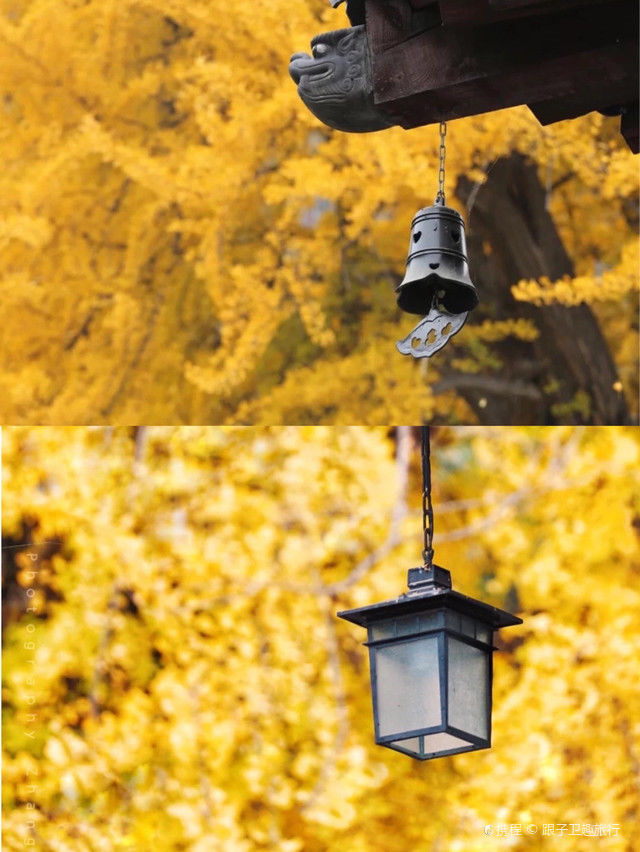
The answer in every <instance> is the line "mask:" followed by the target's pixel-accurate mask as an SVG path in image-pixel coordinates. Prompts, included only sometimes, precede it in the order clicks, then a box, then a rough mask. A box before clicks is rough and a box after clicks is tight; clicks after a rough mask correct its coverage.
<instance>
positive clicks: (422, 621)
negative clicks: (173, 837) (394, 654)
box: [369, 612, 444, 641]
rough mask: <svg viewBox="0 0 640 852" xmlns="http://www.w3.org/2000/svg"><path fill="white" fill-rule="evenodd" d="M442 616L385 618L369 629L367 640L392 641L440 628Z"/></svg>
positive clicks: (436, 613)
mask: <svg viewBox="0 0 640 852" xmlns="http://www.w3.org/2000/svg"><path fill="white" fill-rule="evenodd" d="M443 619H444V616H443V614H442V613H441V612H425V613H421V614H419V615H403V616H400V617H399V618H387V619H385V620H384V621H378V622H376V623H375V624H372V625H371V627H370V628H369V638H370V639H373V640H374V641H377V640H378V639H392V638H394V637H395V636H409V635H411V634H413V633H421V632H422V631H424V630H434V629H436V628H438V627H442V625H443V623H444V621H443Z"/></svg>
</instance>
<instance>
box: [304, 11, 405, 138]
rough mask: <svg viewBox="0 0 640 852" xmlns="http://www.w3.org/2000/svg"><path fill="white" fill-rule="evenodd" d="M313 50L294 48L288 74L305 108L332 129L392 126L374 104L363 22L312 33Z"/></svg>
mask: <svg viewBox="0 0 640 852" xmlns="http://www.w3.org/2000/svg"><path fill="white" fill-rule="evenodd" d="M311 53H312V55H311V56H309V54H308V53H294V54H293V56H292V57H291V62H290V64H289V74H290V75H291V78H292V79H293V82H294V83H295V84H296V85H297V87H298V94H299V95H300V97H301V99H302V100H303V101H304V103H305V104H306V106H307V107H308V109H310V110H311V112H312V113H313V114H314V115H315V116H316V118H319V119H320V121H322V122H323V123H324V124H327V125H329V127H333V128H335V129H336V130H345V131H348V132H351V133H365V132H367V131H373V130H383V129H384V128H386V127H391V126H392V125H393V121H391V120H390V119H389V118H388V117H387V116H385V115H383V114H382V113H381V112H379V111H378V110H377V109H376V106H375V104H374V102H373V83H372V78H371V63H370V60H369V50H368V45H367V36H366V33H365V28H364V26H357V27H349V28H347V29H343V30H334V31H333V32H329V33H322V34H321V35H317V36H315V38H313V39H312V41H311Z"/></svg>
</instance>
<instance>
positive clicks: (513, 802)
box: [2, 426, 640, 852]
mask: <svg viewBox="0 0 640 852" xmlns="http://www.w3.org/2000/svg"><path fill="white" fill-rule="evenodd" d="M417 437H418V430H417V429H411V428H410V427H397V428H395V429H388V428H380V427H297V428H296V427H272V428H263V427H253V428H245V427H148V428H144V427H143V428H136V429H129V428H112V427H107V428H105V427H91V428H77V427H76V428H74V427H67V428H53V427H35V428H28V427H13V428H5V429H3V505H2V509H3V587H4V588H3V591H4V595H3V616H4V617H3V632H4V667H3V678H4V679H3V701H4V715H3V729H4V736H3V750H4V760H3V764H4V769H3V785H4V786H3V803H4V825H3V828H4V842H3V848H4V849H7V850H19V849H24V848H27V845H26V844H27V843H28V842H32V845H33V846H35V848H37V849H38V850H56V851H57V850H64V851H65V852H74V851H75V850H89V849H90V850H105V852H111V850H114V849H120V848H123V849H135V850H141V852H147V850H149V849H155V850H158V852H163V850H189V852H211V850H216V852H217V850H228V852H243V850H246V852H249V850H261V849H273V850H284V852H297V850H304V852H316V851H317V852H320V850H340V852H405V850H407V849H415V850H425V852H426V850H490V849H491V850H493V849H496V848H509V849H525V848H526V849H538V848H548V846H549V845H550V844H552V843H556V842H557V843H558V847H559V846H560V845H562V848H563V849H571V850H592V849H593V848H594V844H597V846H598V848H601V849H607V850H634V849H638V848H639V846H640V834H639V833H638V826H639V825H640V814H639V813H638V802H639V801H640V797H639V795H638V794H639V785H640V752H639V750H638V745H639V739H640V737H639V734H640V729H639V724H640V719H639V714H638V712H637V708H638V706H639V698H640V696H639V686H638V685H639V683H640V677H639V673H640V663H639V661H638V622H639V620H640V594H639V592H638V572H639V570H640V562H639V548H638V536H639V532H640V489H639V487H638V485H639V479H640V473H639V471H640V464H639V461H640V435H639V434H638V431H637V430H633V429H632V428H628V427H619V428H595V427H591V428H589V427H585V428H583V427H574V428H572V427H566V426H559V427H554V428H531V427H529V428H524V427H523V428H520V427H518V428H508V429H499V428H490V429H487V428H482V427H466V428H465V427H441V428H438V429H436V430H434V432H433V435H432V455H433V479H434V500H435V512H436V516H435V517H436V537H435V545H436V560H437V562H438V563H439V564H441V565H443V566H445V567H447V568H449V569H450V570H451V571H452V574H453V580H454V586H455V587H456V588H457V589H459V590H460V591H462V592H464V593H467V594H470V595H474V596H478V597H481V598H483V599H484V600H487V601H488V602H491V603H493V604H495V605H498V606H500V607H504V608H508V609H510V610H512V611H514V612H517V613H519V614H520V615H521V616H522V617H523V618H524V624H523V625H521V626H519V627H517V628H510V629H509V630H508V631H507V630H505V631H504V632H503V634H502V635H500V636H499V637H498V640H497V642H498V651H497V652H496V655H495V657H496V661H495V677H494V715H493V725H494V732H493V734H494V735H493V739H494V744H493V747H492V748H491V749H490V750H487V751H481V752H476V753H471V754H467V755H458V756H455V757H452V758H445V759H441V760H437V761H431V762H425V763H418V762H413V761H411V760H410V759H408V758H405V757H404V756H402V755H399V754H396V753H393V752H389V751H387V750H385V749H382V748H379V747H376V746H375V745H374V743H373V732H372V727H373V725H372V719H371V708H370V693H369V683H368V663H367V658H366V649H365V648H364V647H363V646H362V644H361V642H362V641H363V639H364V636H363V634H362V631H360V630H358V629H356V628H355V627H353V626H352V625H349V624H346V623H344V622H342V621H340V620H339V619H337V618H336V617H335V612H336V611H337V610H339V609H343V608H345V607H351V606H358V605H364V604H367V603H372V602H375V601H377V600H381V599H384V598H386V597H390V596H395V595H397V594H399V593H400V592H401V591H402V590H403V589H404V588H405V581H406V569H407V568H409V567H411V566H414V565H416V564H418V563H419V554H420V550H421V522H420V479H419V450H418V445H417V443H416V438H417ZM30 822H32V823H33V829H32V830H31V829H30V827H29V823H30ZM498 823H504V824H522V825H523V826H524V825H527V824H537V825H538V826H539V834H538V835H537V836H524V837H510V838H500V837H496V836H493V837H487V836H485V834H484V827H485V825H494V826H495V825H496V824H498ZM543 824H565V825H569V824H590V825H596V824H604V825H612V824H618V825H619V826H620V832H619V835H618V836H617V837H601V838H597V839H595V838H593V837H580V836H574V837H568V836H564V837H563V838H561V839H560V840H557V841H556V840H555V839H551V838H548V837H544V836H542V826H543Z"/></svg>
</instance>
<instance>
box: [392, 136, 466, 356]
mask: <svg viewBox="0 0 640 852" xmlns="http://www.w3.org/2000/svg"><path fill="white" fill-rule="evenodd" d="M446 132H447V126H446V124H445V122H444V121H441V122H440V167H439V171H438V194H437V195H436V200H435V202H434V204H433V205H432V206H431V207H423V208H422V209H421V210H418V212H417V213H416V215H415V216H414V218H413V221H412V223H411V237H410V239H409V255H408V258H407V268H406V272H405V276H404V278H403V279H402V281H401V282H400V284H398V286H397V287H396V289H395V292H396V299H397V302H398V307H399V308H401V310H403V311H406V312H407V313H409V314H419V315H420V316H423V317H424V319H423V320H422V321H421V322H419V323H418V325H417V326H416V327H415V328H414V329H413V330H412V331H411V332H410V333H409V335H407V337H406V338H405V339H404V340H401V341H399V342H398V344H397V348H398V350H399V351H400V352H401V353H402V354H403V355H413V357H414V358H425V357H426V358H428V357H430V356H431V355H433V354H434V353H435V352H437V351H438V350H439V349H442V347H443V346H444V345H445V343H447V341H448V340H450V338H451V337H453V335H454V334H456V332H458V331H460V329H461V328H462V326H463V325H464V323H465V321H466V319H467V316H468V314H469V311H472V310H473V309H474V308H475V307H476V305H477V304H478V291H477V290H476V287H475V285H474V284H473V282H472V281H471V278H470V277H469V266H468V264H467V245H466V240H465V233H464V221H463V219H462V216H461V215H460V214H459V213H458V212H457V211H456V210H454V209H453V208H451V207H447V206H446V204H445V197H444V176H445V173H444V161H445V142H444V140H445V135H446Z"/></svg>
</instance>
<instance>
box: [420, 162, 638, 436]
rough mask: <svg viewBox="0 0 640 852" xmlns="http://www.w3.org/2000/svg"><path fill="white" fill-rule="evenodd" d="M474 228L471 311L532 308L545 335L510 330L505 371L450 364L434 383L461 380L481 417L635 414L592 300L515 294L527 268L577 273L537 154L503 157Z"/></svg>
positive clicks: (589, 419)
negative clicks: (549, 203) (541, 302)
mask: <svg viewBox="0 0 640 852" xmlns="http://www.w3.org/2000/svg"><path fill="white" fill-rule="evenodd" d="M471 191H472V184H471V182H470V181H468V180H466V179H462V180H461V181H460V183H459V185H458V187H457V195H458V197H459V198H460V199H461V200H462V201H464V202H465V203H467V202H468V201H469V198H470V195H471ZM467 234H468V251H469V265H470V268H471V277H472V279H473V281H474V282H475V283H476V285H477V286H478V289H479V292H480V299H481V304H480V307H479V308H478V310H477V311H476V312H475V317H474V315H472V321H473V319H475V320H476V322H477V321H479V320H483V319H488V318H491V319H505V318H517V317H524V318H526V319H529V320H532V321H533V323H535V325H536V327H537V328H538V330H539V332H540V336H539V337H538V339H537V340H536V341H534V342H532V343H526V342H523V341H518V340H513V339H508V340H505V341H501V342H500V343H497V344H494V345H492V351H493V352H494V353H495V354H496V355H498V356H499V357H500V359H501V361H502V368H501V370H500V372H499V373H494V374H487V373H485V374H481V375H470V374H461V373H457V372H452V371H447V370H446V368H445V370H444V371H443V373H442V378H441V381H439V382H438V383H437V384H436V385H435V387H434V390H436V391H445V390H449V389H454V388H455V389H456V390H457V391H458V393H459V394H460V395H461V396H462V397H463V398H464V399H465V400H466V401H467V402H468V403H469V404H470V405H471V406H472V408H473V409H474V411H475V412H476V414H477V416H478V420H479V421H480V422H481V423H487V424H489V423H504V424H516V423H540V424H544V423H590V424H619V423H628V422H629V413H628V410H627V406H626V402H625V399H624V396H623V394H622V393H620V392H619V391H616V390H615V389H614V384H615V383H616V382H617V381H618V377H617V374H616V369H615V365H614V363H613V359H612V358H611V354H610V353H609V349H608V347H607V344H606V342H605V339H604V337H603V336H602V333H601V331H600V328H599V327H598V323H597V321H596V318H595V317H594V315H593V313H592V312H591V310H590V308H589V307H587V306H586V305H579V306H577V307H563V306H560V305H549V306H544V307H539V308H538V307H535V306H534V305H530V304H527V303H526V302H518V301H516V300H515V299H514V298H513V296H512V295H511V287H512V286H513V285H514V284H516V283H517V282H518V281H520V280H521V279H523V278H539V277H541V276H543V275H546V276H548V277H549V278H550V279H551V280H555V279H557V278H561V277H562V276H563V275H571V274H573V268H572V264H571V260H570V258H569V256H568V254H567V252H566V251H565V249H564V246H563V245H562V242H561V240H560V238H559V236H558V233H557V231H556V228H555V225H554V222H553V219H552V218H551V216H550V215H549V213H548V211H547V210H546V206H545V191H544V188H543V187H542V185H541V184H540V181H539V179H538V173H537V168H536V166H535V164H533V163H531V162H528V161H527V160H526V159H525V158H524V157H523V156H522V155H520V154H512V155H511V156H509V157H506V158H503V159H501V160H499V161H498V162H497V163H496V164H495V166H494V167H493V168H492V169H491V172H490V173H489V176H488V179H487V181H486V183H485V184H483V186H482V187H481V188H480V190H479V191H478V193H477V196H476V198H475V200H474V202H473V204H472V207H471V213H470V215H469V221H468V228H467ZM484 246H490V252H485V250H484Z"/></svg>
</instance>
